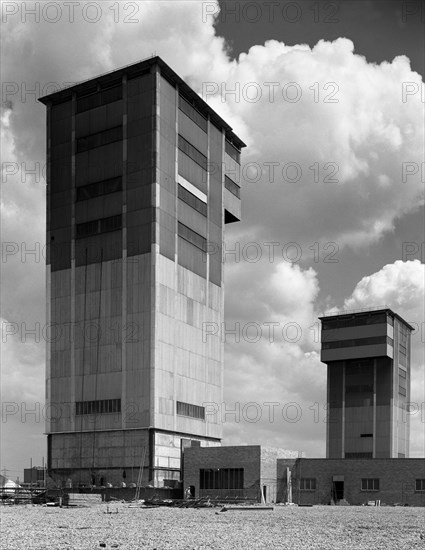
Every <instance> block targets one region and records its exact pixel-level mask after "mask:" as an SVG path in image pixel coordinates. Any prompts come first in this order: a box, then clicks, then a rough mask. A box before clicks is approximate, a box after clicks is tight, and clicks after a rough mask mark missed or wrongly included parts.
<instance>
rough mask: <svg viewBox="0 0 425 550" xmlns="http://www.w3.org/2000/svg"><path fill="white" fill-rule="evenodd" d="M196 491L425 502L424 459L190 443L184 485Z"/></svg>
mask: <svg viewBox="0 0 425 550" xmlns="http://www.w3.org/2000/svg"><path fill="white" fill-rule="evenodd" d="M189 487H190V489H191V494H192V495H193V496H195V497H207V496H209V497H211V498H218V499H225V498H226V499H232V498H238V499H249V500H256V501H257V502H261V500H262V494H263V495H264V498H265V500H266V502H288V501H289V502H294V503H295V504H301V505H303V504H325V505H326V504H337V503H338V502H341V501H346V502H348V503H349V504H353V505H362V504H367V503H368V502H370V501H380V503H381V504H396V503H399V504H408V505H411V506H425V459H423V458H405V459H403V458H383V459H378V458H377V459H336V458H335V459H332V458H330V459H329V458H303V457H302V453H299V452H298V451H290V450H285V449H274V448H269V447H263V446H261V445H242V446H234V447H189V448H187V449H186V450H185V452H184V488H185V489H186V490H187V489H188V488H189Z"/></svg>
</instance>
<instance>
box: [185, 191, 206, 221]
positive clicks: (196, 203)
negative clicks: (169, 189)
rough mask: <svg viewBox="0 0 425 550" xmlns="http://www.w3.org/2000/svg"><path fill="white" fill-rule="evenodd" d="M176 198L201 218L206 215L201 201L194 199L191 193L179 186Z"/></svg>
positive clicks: (204, 206) (204, 205)
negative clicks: (195, 211)
mask: <svg viewBox="0 0 425 550" xmlns="http://www.w3.org/2000/svg"><path fill="white" fill-rule="evenodd" d="M178 197H179V199H181V200H182V201H183V202H185V203H186V204H188V205H189V206H191V207H192V208H194V209H195V210H197V211H198V212H199V213H200V214H202V215H203V216H206V215H207V205H206V203H205V202H203V201H201V199H198V197H195V195H193V193H191V192H190V191H188V190H187V189H185V188H184V187H183V186H182V185H180V184H179V186H178Z"/></svg>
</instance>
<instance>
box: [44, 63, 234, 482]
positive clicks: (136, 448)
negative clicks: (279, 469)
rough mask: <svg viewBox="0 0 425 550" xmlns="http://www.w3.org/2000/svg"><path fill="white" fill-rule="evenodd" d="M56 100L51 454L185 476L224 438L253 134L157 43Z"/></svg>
mask: <svg viewBox="0 0 425 550" xmlns="http://www.w3.org/2000/svg"><path fill="white" fill-rule="evenodd" d="M41 101H42V102H43V103H44V104H45V105H46V107H47V245H48V257H47V289H48V290H47V294H48V307H47V310H48V314H47V319H48V321H47V322H48V324H49V325H50V326H52V327H54V328H55V337H54V338H50V342H49V343H48V349H47V372H46V385H47V390H46V391H47V405H48V407H49V411H51V414H50V416H49V419H48V421H47V434H48V470H49V474H50V475H52V476H53V477H56V478H57V479H62V480H67V479H71V481H72V482H73V483H75V484H78V483H84V484H87V483H93V484H96V485H99V484H101V485H103V484H106V483H111V482H112V483H117V482H125V483H127V484H128V483H129V482H136V481H137V479H138V475H139V473H141V472H143V474H142V477H143V479H142V480H140V479H139V481H141V482H143V483H146V482H149V483H151V484H154V485H155V486H163V485H164V484H165V485H167V484H168V485H171V484H173V483H175V482H176V481H178V480H180V476H181V457H182V453H183V450H184V448H185V447H187V446H190V445H192V444H195V445H200V444H202V445H205V446H215V445H219V444H220V440H221V437H222V426H221V423H220V418H219V415H215V416H214V415H212V414H208V412H209V411H208V408H207V406H206V403H221V402H222V391H223V343H222V342H221V341H220V337H219V335H210V337H209V338H208V341H206V339H205V338H204V337H203V336H204V335H203V326H204V323H217V325H218V326H220V323H221V322H222V321H223V297H224V295H223V254H222V242H223V231H224V226H225V224H227V223H231V222H235V221H238V220H239V219H240V211H241V206H240V187H239V171H240V155H241V149H242V148H243V147H244V146H245V144H244V143H243V142H242V141H241V140H240V139H239V138H238V137H237V136H236V135H235V134H234V133H233V131H232V128H231V127H230V126H229V125H228V124H227V123H226V122H225V121H224V120H222V119H221V118H220V117H219V116H218V115H217V114H216V113H215V112H214V111H213V110H212V109H211V108H210V107H209V106H208V105H207V104H206V103H205V102H204V101H203V100H202V99H201V98H200V97H199V96H198V95H197V94H196V93H195V92H194V91H193V90H192V89H191V88H190V87H189V86H188V85H187V84H186V83H185V82H184V81H183V80H182V79H181V78H180V77H179V76H178V75H177V74H176V73H175V72H174V71H173V70H172V69H171V68H170V67H169V66H168V65H167V64H166V63H164V61H162V60H161V59H160V58H159V57H153V58H151V59H147V60H145V61H142V62H139V63H136V64H134V65H130V66H127V67H124V68H122V69H119V70H117V71H113V72H111V73H108V74H104V75H101V76H98V77H96V78H92V79H90V80H87V81H85V82H82V83H80V84H77V85H75V86H72V87H69V88H66V89H63V90H61V91H58V92H56V93H53V94H51V95H48V96H46V97H43V98H42V99H41Z"/></svg>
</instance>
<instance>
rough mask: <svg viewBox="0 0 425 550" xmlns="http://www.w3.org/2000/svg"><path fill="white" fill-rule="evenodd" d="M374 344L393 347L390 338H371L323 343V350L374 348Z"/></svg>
mask: <svg viewBox="0 0 425 550" xmlns="http://www.w3.org/2000/svg"><path fill="white" fill-rule="evenodd" d="M374 344H389V345H390V346H392V345H393V340H392V338H390V337H389V336H371V337H370V338H356V339H354V340H336V341H334V342H323V343H322V349H336V348H352V347H357V346H372V345H374Z"/></svg>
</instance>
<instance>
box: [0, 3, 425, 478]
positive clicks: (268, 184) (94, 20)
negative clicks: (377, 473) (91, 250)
mask: <svg viewBox="0 0 425 550" xmlns="http://www.w3.org/2000/svg"><path fill="white" fill-rule="evenodd" d="M35 4H37V5H38V6H37V5H36V6H35V12H34V5H35ZM65 4H67V5H63V4H60V3H57V2H38V3H34V2H8V1H4V2H2V23H3V37H2V75H1V76H2V81H3V82H4V84H3V87H2V112H1V121H2V130H1V132H2V133H1V141H2V143H1V146H2V203H1V208H2V263H1V274H2V310H1V317H2V399H3V418H2V443H3V444H2V459H1V468H7V469H8V470H9V475H10V476H11V477H16V476H17V475H20V476H22V468H23V467H24V466H27V465H28V464H29V459H30V457H32V458H33V463H34V464H40V463H41V460H42V457H43V456H46V447H45V437H44V436H43V431H44V421H43V407H44V365H45V341H44V332H43V327H44V323H45V299H46V295H45V267H44V243H45V181H44V177H43V176H44V163H45V107H44V106H43V105H42V104H40V103H38V102H37V101H36V98H37V97H39V96H41V95H45V94H46V93H50V92H52V91H54V90H55V89H58V88H61V87H63V86H64V85H66V84H68V83H74V82H78V81H80V80H83V79H86V78H90V77H93V76H95V75H97V74H100V73H103V72H106V71H110V70H113V69H115V68H118V67H120V66H123V65H127V64H131V63H134V62H137V61H138V60H141V59H143V58H146V57H149V56H151V55H152V54H156V55H159V56H161V57H162V58H163V59H164V60H165V61H166V62H167V63H168V64H169V65H170V66H171V67H172V68H173V69H174V70H175V71H176V72H177V73H178V74H179V75H181V76H182V77H183V78H184V79H185V80H186V81H187V82H188V83H189V84H190V85H191V86H192V87H193V88H194V89H195V90H196V91H197V92H198V93H199V94H200V95H202V96H203V97H204V99H205V100H206V101H208V103H209V104H210V105H211V106H212V107H213V108H214V109H216V110H217V111H218V112H219V114H221V116H222V117H223V118H224V119H225V120H227V121H228V122H229V123H230V124H231V125H232V127H233V128H234V130H235V132H236V133H237V134H238V135H239V136H240V137H241V138H242V139H243V140H244V141H245V142H246V143H247V145H248V147H247V148H246V149H245V150H244V154H243V160H242V175H243V181H241V185H242V188H243V195H242V200H243V210H242V213H243V220H242V221H241V222H240V223H239V224H235V225H234V226H230V227H229V226H228V227H227V228H226V230H227V234H226V253H225V258H226V268H225V283H226V324H225V327H223V329H224V331H226V330H229V332H228V333H227V334H225V338H226V344H225V351H226V363H225V404H223V405H222V413H223V419H224V420H226V421H227V422H226V424H225V430H224V443H225V444H240V443H261V444H269V445H275V446H280V447H286V448H290V449H300V450H304V451H305V452H306V453H307V455H308V456H310V457H322V456H324V455H325V424H324V419H325V410H324V405H325V399H326V395H325V384H326V376H325V374H326V367H325V366H324V365H323V364H322V363H320V360H319V350H320V341H319V337H318V336H319V335H318V322H317V318H318V316H320V315H322V314H324V313H326V312H333V311H337V310H341V309H347V308H349V309H355V308H363V307H370V306H379V305H384V304H386V305H388V306H389V307H391V308H392V309H394V310H395V311H396V312H397V313H399V314H400V315H401V316H403V317H404V318H405V319H406V320H407V321H408V322H410V323H412V324H414V326H415V327H417V330H416V332H415V334H414V335H413V339H412V347H413V365H412V401H413V402H414V403H417V404H418V412H415V411H416V409H414V408H413V407H412V412H413V413H414V414H412V415H411V416H412V436H411V456H424V425H425V424H424V422H425V420H424V419H425V404H424V402H425V396H424V389H425V384H424V352H423V343H424V341H425V323H424V321H425V317H424V278H425V272H424V263H423V262H424V255H425V251H424V249H425V246H424V241H425V236H424V213H423V202H424V183H425V176H424V172H425V168H424V164H423V162H424V158H423V150H424V123H423V120H424V91H423V83H422V78H423V76H422V71H423V65H424V58H423V55H424V54H423V52H424V43H423V41H424V39H423V21H422V22H421V17H420V15H419V13H418V10H419V7H420V3H419V2H404V3H402V2H399V1H396V2H393V1H391V0H390V1H386V2H383V1H356V2H351V1H344V2H338V1H336V2H313V1H312V2H309V1H308V0H304V1H300V2H283V1H281V2H262V1H260V2H233V1H232V2H230V1H228V2H225V3H224V2H220V4H219V3H218V2H215V1H209V2H198V1H195V0H192V1H173V2H168V1H157V2H150V1H142V2H119V3H118V2H108V1H102V2H78V1H75V2H68V3H65ZM220 9H221V11H220ZM31 10H32V11H31ZM232 91H233V93H232ZM421 92H422V95H421ZM31 251H32V253H31ZM235 326H236V327H239V332H240V339H239V341H236V338H235V337H234V335H232V334H231V332H230V331H231V329H233V328H235ZM34 329H35V333H32V334H31V333H30V332H29V331H31V330H34ZM14 404H16V405H14ZM421 406H422V420H421V414H420V409H421ZM232 410H233V411H236V412H234V413H232V412H231V411H232Z"/></svg>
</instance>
